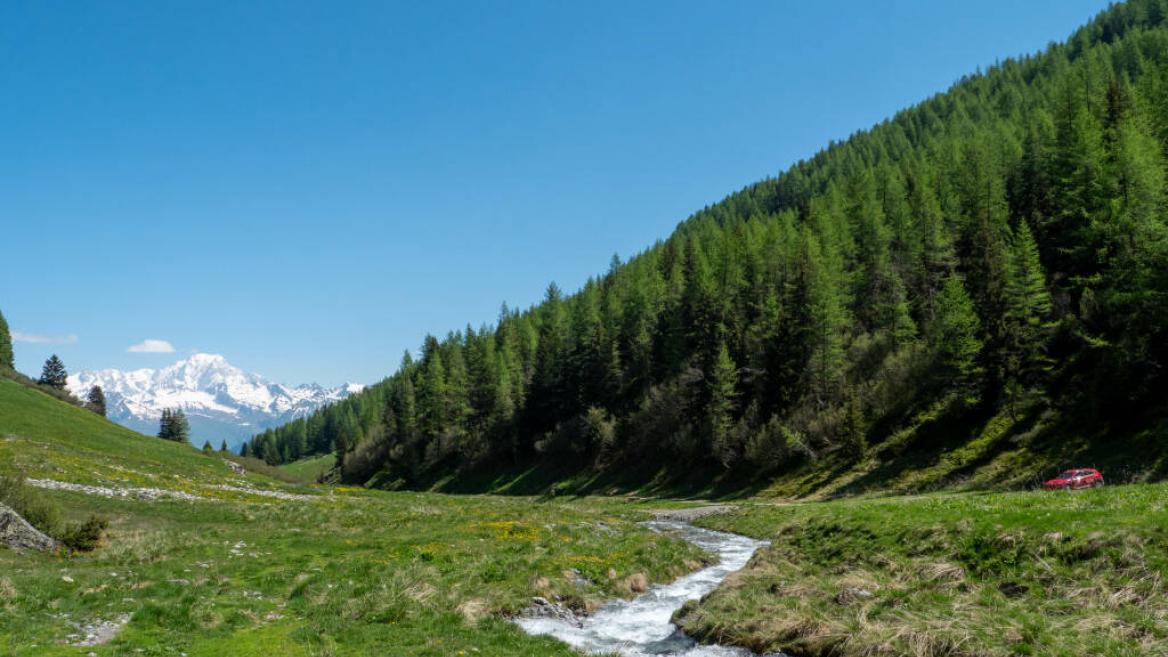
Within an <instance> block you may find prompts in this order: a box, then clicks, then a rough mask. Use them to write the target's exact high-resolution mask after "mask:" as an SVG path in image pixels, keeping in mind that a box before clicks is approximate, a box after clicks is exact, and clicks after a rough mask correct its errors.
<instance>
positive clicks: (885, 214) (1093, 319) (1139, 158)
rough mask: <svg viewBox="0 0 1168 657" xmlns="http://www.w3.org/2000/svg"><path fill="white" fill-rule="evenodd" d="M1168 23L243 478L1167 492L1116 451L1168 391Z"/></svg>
mask: <svg viewBox="0 0 1168 657" xmlns="http://www.w3.org/2000/svg"><path fill="white" fill-rule="evenodd" d="M1166 15H1168V2H1165V1H1164V0H1136V1H1133V2H1130V3H1127V4H1123V5H1119V6H1115V7H1113V8H1110V9H1108V10H1107V11H1105V12H1104V13H1103V14H1101V15H1100V16H1098V17H1097V18H1095V19H1094V20H1093V21H1091V22H1090V23H1089V24H1088V25H1087V26H1086V27H1084V28H1082V29H1080V30H1079V31H1078V32H1076V33H1075V34H1074V35H1073V36H1072V37H1071V38H1070V39H1069V41H1067V42H1066V43H1064V44H1060V45H1052V46H1051V47H1049V48H1048V49H1047V50H1046V51H1045V52H1043V53H1041V54H1039V55H1036V56H1031V57H1025V58H1021V59H1011V60H1007V61H1004V62H1002V63H1000V64H998V65H995V66H994V67H992V68H991V69H989V70H988V71H987V72H985V73H984V74H977V75H972V76H969V77H967V78H964V79H962V80H961V81H959V82H958V83H957V84H955V85H954V86H953V87H952V88H951V89H950V90H949V91H948V92H946V93H944V94H941V95H937V96H935V97H933V98H931V99H929V100H927V101H925V102H923V103H921V104H920V105H918V106H916V107H914V108H912V109H909V110H906V111H903V112H901V113H899V114H898V115H896V116H895V117H894V118H892V119H890V120H888V121H885V122H884V123H882V124H880V125H878V126H876V127H874V128H872V129H871V130H868V131H865V132H860V133H857V134H855V135H854V136H852V137H851V138H849V139H848V140H846V141H845V142H842V143H838V144H833V145H831V146H830V147H828V148H827V149H825V150H823V151H821V152H820V153H818V154H816V155H815V156H814V157H812V158H811V159H809V160H806V161H803V162H800V163H799V164H797V165H795V166H794V167H792V168H791V169H790V170H788V171H786V172H785V173H783V174H781V175H779V176H778V177H777V178H775V179H771V180H766V181H763V182H761V183H758V184H755V185H752V186H750V187H748V188H746V189H744V190H742V191H740V192H738V193H735V194H733V195H731V196H729V197H728V198H726V199H725V200H724V201H722V202H720V203H718V204H716V205H713V206H711V207H708V208H705V209H703V210H702V211H700V212H698V213H696V214H695V215H694V216H692V217H690V218H689V219H687V220H686V221H685V222H683V223H682V224H681V225H680V226H679V227H678V229H677V230H676V232H675V233H674V234H673V235H672V236H671V237H669V239H667V240H665V241H663V242H659V243H657V244H655V245H654V246H652V247H651V248H649V249H648V250H647V251H645V252H643V253H641V254H640V255H638V256H636V257H634V258H632V259H630V260H628V261H627V262H621V261H619V260H617V259H615V258H614V260H613V262H612V264H611V266H610V267H609V270H608V272H607V273H605V274H604V275H602V276H598V277H596V278H594V279H593V280H590V281H589V282H588V283H587V284H586V285H585V286H584V287H583V289H581V290H579V291H578V292H577V293H575V294H572V295H565V294H564V293H562V292H561V290H560V289H559V288H557V287H556V286H555V285H554V284H552V285H550V286H549V287H548V290H547V296H546V299H545V300H544V301H543V302H542V303H540V304H539V305H537V306H535V307H533V308H531V309H529V310H526V311H514V310H510V309H507V308H506V307H504V309H503V311H502V312H501V313H500V316H499V320H498V323H497V324H496V325H495V326H491V327H481V328H473V327H470V326H468V327H466V328H465V329H464V330H462V331H456V332H452V333H449V334H447V335H446V336H444V337H442V338H438V337H434V336H428V337H426V339H425V341H424V343H423V345H422V350H421V356H420V359H418V360H414V359H413V358H411V356H410V355H409V354H407V355H406V356H405V358H404V359H403V361H402V363H401V366H400V368H399V369H398V371H397V372H396V373H395V374H394V375H393V376H391V377H389V378H388V379H386V380H384V381H383V382H381V383H380V384H378V385H375V386H372V387H371V388H369V389H368V390H366V391H365V392H364V393H362V394H359V395H356V396H354V397H352V398H350V399H348V400H345V401H344V402H341V403H338V404H335V405H333V406H331V407H329V408H327V409H325V410H323V411H321V412H318V413H317V414H315V415H313V416H311V417H309V418H307V419H305V420H300V421H296V422H293V423H291V424H289V425H286V426H284V427H281V428H279V429H276V430H273V431H268V432H265V433H263V434H261V435H258V436H256V437H255V438H254V439H253V440H252V441H251V443H250V444H249V445H247V446H246V447H245V449H246V450H248V451H250V452H251V453H253V454H255V455H258V456H261V457H263V458H266V459H267V460H269V461H270V462H273V463H276V462H282V461H288V460H294V459H297V458H300V457H302V456H305V455H311V454H318V453H324V452H329V451H335V452H336V455H337V462H338V464H339V465H340V468H341V473H342V476H343V478H344V479H345V480H349V481H354V482H367V481H370V480H371V478H372V480H373V482H374V483H376V484H379V485H392V486H429V485H433V483H434V482H435V481H438V480H440V479H444V478H445V479H446V480H450V479H451V478H452V477H453V479H454V480H459V479H467V480H469V479H473V478H474V477H475V476H477V475H476V474H475V473H481V472H486V471H491V472H494V471H501V470H507V469H512V468H516V467H519V468H521V467H528V466H532V465H538V466H542V467H543V469H546V470H554V471H557V472H573V471H574V472H587V473H593V474H596V475H600V476H606V475H611V476H623V475H626V474H630V473H641V474H648V473H659V472H661V471H664V472H671V471H672V472H674V473H682V474H685V475H686V476H689V477H691V478H694V477H696V478H704V479H707V480H717V479H718V478H720V477H722V476H723V473H732V474H733V478H734V479H736V480H744V479H750V480H767V479H773V478H775V477H778V476H780V475H782V474H783V473H792V472H799V473H806V472H812V471H815V470H816V469H823V468H825V467H826V465H825V464H830V466H831V468H833V469H837V470H838V469H843V470H846V469H848V468H852V467H855V468H859V469H860V470H861V471H863V472H867V473H869V474H870V475H872V477H873V478H872V479H871V482H876V481H878V479H879V477H877V476H876V474H875V473H881V472H883V473H884V474H885V475H889V473H890V472H899V471H902V470H908V469H911V468H912V467H915V465H914V463H917V464H919V463H918V462H915V461H913V457H914V455H918V456H919V455H922V454H926V455H928V458H927V459H925V460H926V461H927V462H928V464H929V465H930V466H934V465H935V464H936V463H937V462H939V460H941V459H942V457H943V455H946V454H951V453H955V454H964V456H961V457H960V458H959V459H958V460H957V461H955V462H954V466H953V467H952V468H950V469H949V470H947V471H945V472H944V473H943V479H944V478H948V477H954V478H956V477H961V476H967V475H969V473H970V472H972V471H974V470H975V469H977V468H979V467H981V466H983V465H985V464H987V463H990V462H992V461H993V460H994V458H995V455H997V454H1000V453H1004V452H1006V451H1009V450H1017V449H1024V450H1026V452H1025V453H1026V454H1027V455H1029V456H1035V455H1039V456H1041V455H1045V457H1043V458H1036V459H1035V460H1033V461H1026V462H1022V464H1021V467H1022V468H1023V470H1025V471H1026V472H1037V471H1038V470H1039V469H1041V468H1043V467H1049V466H1051V465H1053V464H1058V463H1059V462H1060V459H1066V458H1069V457H1071V456H1074V455H1082V454H1087V455H1092V456H1096V455H1100V454H1103V455H1105V458H1109V459H1111V461H1108V462H1109V463H1114V464H1121V463H1126V461H1119V460H1117V459H1127V460H1128V461H1133V463H1132V464H1131V468H1132V470H1131V472H1132V473H1133V474H1132V476H1161V475H1163V462H1162V461H1158V459H1161V458H1162V451H1159V450H1160V449H1161V448H1160V442H1159V441H1158V439H1153V440H1150V441H1149V440H1146V439H1145V440H1143V442H1139V443H1138V449H1137V443H1136V442H1133V441H1134V440H1135V439H1134V438H1131V437H1132V436H1135V435H1137V433H1138V432H1140V431H1144V434H1141V435H1145V436H1146V434H1147V431H1145V430H1147V429H1148V428H1149V427H1150V428H1151V429H1152V433H1153V434H1155V432H1156V431H1157V430H1158V429H1157V428H1158V427H1159V426H1160V419H1161V418H1162V417H1163V415H1164V410H1165V408H1164V406H1163V403H1164V400H1163V393H1162V390H1163V389H1164V386H1165V384H1166V383H1168V381H1166V380H1165V374H1164V371H1163V367H1164V365H1165V364H1168V363H1166V358H1168V346H1166V343H1165V338H1168V336H1166V335H1165V329H1166V328H1168V300H1166V298H1165V293H1166V292H1168V242H1166V240H1165V237H1166V236H1165V230H1166V226H1168V223H1166V218H1165V198H1164V191H1165V189H1164V176H1165V153H1166V148H1168V24H1166V23H1165V16H1166ZM961 450H966V451H965V452H962V451H961ZM970 450H973V451H970ZM1027 468H1029V470H1026V469H1027ZM1156 468H1160V470H1159V471H1156ZM1022 474H1025V472H1023V473H1022ZM1009 476H1011V477H1014V478H1015V479H1016V478H1017V477H1018V476H1020V475H1019V473H1017V472H1014V473H1012V474H1010V475H1009ZM817 481H819V482H820V483H823V481H824V480H822V479H820V480H817ZM925 483H927V484H928V485H941V484H944V483H946V481H932V482H925ZM815 485H818V484H815ZM859 485H861V486H862V484H859Z"/></svg>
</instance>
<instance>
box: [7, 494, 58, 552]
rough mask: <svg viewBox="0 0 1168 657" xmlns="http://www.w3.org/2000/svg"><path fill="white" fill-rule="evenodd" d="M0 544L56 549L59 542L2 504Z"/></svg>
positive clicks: (32, 548)
mask: <svg viewBox="0 0 1168 657" xmlns="http://www.w3.org/2000/svg"><path fill="white" fill-rule="evenodd" d="M0 545H7V546H8V547H10V548H15V549H18V550H55V549H56V548H57V546H58V545H59V543H57V541H56V540H54V539H53V538H51V537H49V536H46V535H45V534H44V533H42V532H41V531H40V530H38V529H37V528H36V527H33V526H32V525H30V524H28V521H27V520H25V519H24V518H21V517H20V514H18V513H17V512H15V511H13V510H12V509H10V508H8V507H6V506H4V505H3V504H0Z"/></svg>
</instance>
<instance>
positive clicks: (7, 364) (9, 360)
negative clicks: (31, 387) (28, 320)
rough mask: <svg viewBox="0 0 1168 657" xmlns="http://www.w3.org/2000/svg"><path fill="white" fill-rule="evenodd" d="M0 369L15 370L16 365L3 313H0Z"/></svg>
mask: <svg viewBox="0 0 1168 657" xmlns="http://www.w3.org/2000/svg"><path fill="white" fill-rule="evenodd" d="M0 368H6V369H10V370H11V369H15V368H16V364H15V362H14V359H13V354H12V334H11V333H9V332H8V321H7V320H5V319H4V313H2V312H0Z"/></svg>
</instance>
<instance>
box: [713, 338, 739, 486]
mask: <svg viewBox="0 0 1168 657" xmlns="http://www.w3.org/2000/svg"><path fill="white" fill-rule="evenodd" d="M707 381H708V386H709V393H708V394H709V398H710V402H709V404H708V406H707V410H706V416H707V418H708V421H709V425H710V431H709V433H710V445H711V447H712V448H713V451H714V455H715V456H716V457H717V458H718V460H719V461H720V462H721V463H722V466H723V467H727V468H728V467H731V466H733V465H734V463H736V462H737V461H738V459H739V458H740V457H741V456H742V445H738V444H736V443H735V441H734V437H733V435H732V434H733V431H732V428H733V426H734V418H733V413H734V409H735V406H736V400H737V398H738V391H737V386H738V366H737V365H735V364H734V360H733V359H732V358H731V357H730V351H729V350H728V349H727V348H726V342H725V340H722V341H720V342H719V345H718V356H717V358H716V359H715V360H714V364H713V369H712V371H711V372H710V373H709V375H708V376H707Z"/></svg>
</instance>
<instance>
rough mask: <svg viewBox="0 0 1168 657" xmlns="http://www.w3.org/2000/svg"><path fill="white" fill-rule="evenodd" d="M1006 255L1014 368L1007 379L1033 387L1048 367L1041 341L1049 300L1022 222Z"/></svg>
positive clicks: (1035, 250)
mask: <svg viewBox="0 0 1168 657" xmlns="http://www.w3.org/2000/svg"><path fill="white" fill-rule="evenodd" d="M1010 256H1011V257H1010V276H1009V283H1008V286H1007V294H1006V296H1007V308H1006V319H1007V321H1008V328H1007V331H1008V333H1009V338H1008V348H1009V350H1010V362H1011V363H1014V364H1015V366H1014V368H1013V369H1014V371H1013V372H1011V376H1010V377H1009V378H1012V379H1017V380H1019V382H1021V383H1024V384H1033V383H1035V382H1036V381H1037V380H1038V378H1039V377H1040V376H1041V375H1042V374H1043V372H1044V371H1045V370H1046V368H1047V367H1049V364H1050V360H1049V358H1048V357H1047V355H1046V344H1045V342H1046V333H1047V327H1048V326H1049V324H1048V318H1049V316H1050V312H1051V301H1050V293H1049V292H1048V291H1047V289H1046V274H1045V273H1044V271H1043V268H1042V263H1041V262H1040V261H1039V255H1038V244H1037V243H1036V242H1035V241H1034V235H1033V233H1031V231H1030V227H1029V225H1028V224H1027V222H1026V221H1022V222H1020V223H1019V224H1018V230H1017V234H1016V235H1015V236H1014V243H1013V246H1012V249H1011V254H1010Z"/></svg>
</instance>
